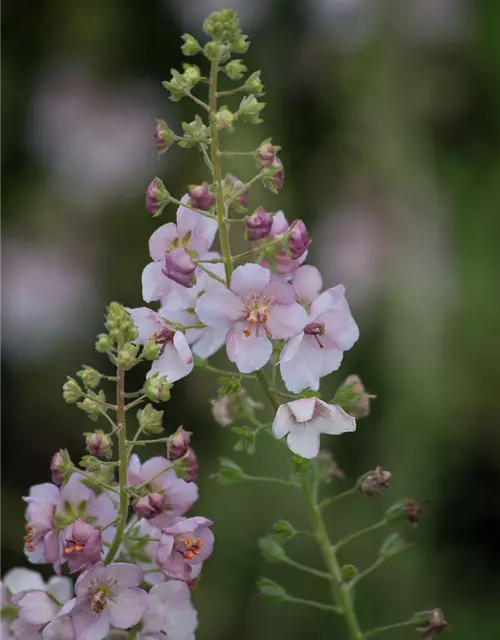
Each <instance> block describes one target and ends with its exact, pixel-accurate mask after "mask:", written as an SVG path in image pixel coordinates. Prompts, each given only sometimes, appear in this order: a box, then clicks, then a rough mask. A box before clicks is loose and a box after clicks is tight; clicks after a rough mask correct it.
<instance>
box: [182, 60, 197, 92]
mask: <svg viewBox="0 0 500 640" xmlns="http://www.w3.org/2000/svg"><path fill="white" fill-rule="evenodd" d="M183 67H184V73H183V77H184V80H185V83H186V85H187V87H188V88H189V89H191V88H192V87H194V86H195V85H197V84H198V82H199V81H200V80H201V73H200V68H199V67H197V66H196V65H195V64H184V65H183Z"/></svg>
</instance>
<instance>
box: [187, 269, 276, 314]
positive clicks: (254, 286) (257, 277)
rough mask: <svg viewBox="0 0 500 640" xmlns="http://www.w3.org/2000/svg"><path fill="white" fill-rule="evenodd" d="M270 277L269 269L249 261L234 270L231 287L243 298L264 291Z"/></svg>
mask: <svg viewBox="0 0 500 640" xmlns="http://www.w3.org/2000/svg"><path fill="white" fill-rule="evenodd" d="M270 279H271V272H270V271H269V269H264V267H261V266H260V265H258V264H253V263H248V264H244V265H242V266H241V267H237V268H236V269H235V270H234V271H233V275H232V276H231V285H230V289H231V291H233V292H234V293H236V294H238V295H239V296H240V297H241V298H246V297H247V296H248V295H249V294H251V293H254V292H258V291H262V289H264V288H265V287H267V285H268V284H269V281H270ZM198 315H199V314H198Z"/></svg>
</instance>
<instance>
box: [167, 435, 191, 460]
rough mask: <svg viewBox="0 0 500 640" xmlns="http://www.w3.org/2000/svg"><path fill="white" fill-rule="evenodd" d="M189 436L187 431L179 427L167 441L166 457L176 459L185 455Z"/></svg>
mask: <svg viewBox="0 0 500 640" xmlns="http://www.w3.org/2000/svg"><path fill="white" fill-rule="evenodd" d="M190 440H191V438H190V435H189V433H188V432H187V431H186V430H185V429H184V428H183V427H180V428H179V429H177V431H176V432H175V433H174V435H173V436H172V437H171V438H170V440H169V442H168V459H169V460H178V459H179V458H182V457H183V456H185V455H186V453H187V452H188V449H189V442H190Z"/></svg>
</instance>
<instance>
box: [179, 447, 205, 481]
mask: <svg viewBox="0 0 500 640" xmlns="http://www.w3.org/2000/svg"><path fill="white" fill-rule="evenodd" d="M181 460H182V461H183V467H182V470H183V478H184V480H185V481H186V482H194V481H195V480H196V478H197V477H198V471H199V469H200V468H199V465H198V459H197V458H196V454H195V452H194V451H193V449H191V447H188V449H187V451H186V453H185V454H184V456H183V457H182V458H181Z"/></svg>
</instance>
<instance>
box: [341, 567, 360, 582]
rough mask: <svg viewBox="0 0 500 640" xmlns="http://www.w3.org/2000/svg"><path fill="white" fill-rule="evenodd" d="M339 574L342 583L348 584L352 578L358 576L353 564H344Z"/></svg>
mask: <svg viewBox="0 0 500 640" xmlns="http://www.w3.org/2000/svg"><path fill="white" fill-rule="evenodd" d="M340 573H341V574H342V580H343V582H350V581H351V580H352V579H353V578H355V577H356V576H357V575H358V573H359V570H358V568H357V567H355V566H354V565H353V564H345V565H344V566H343V567H342V568H341V570H340Z"/></svg>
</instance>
